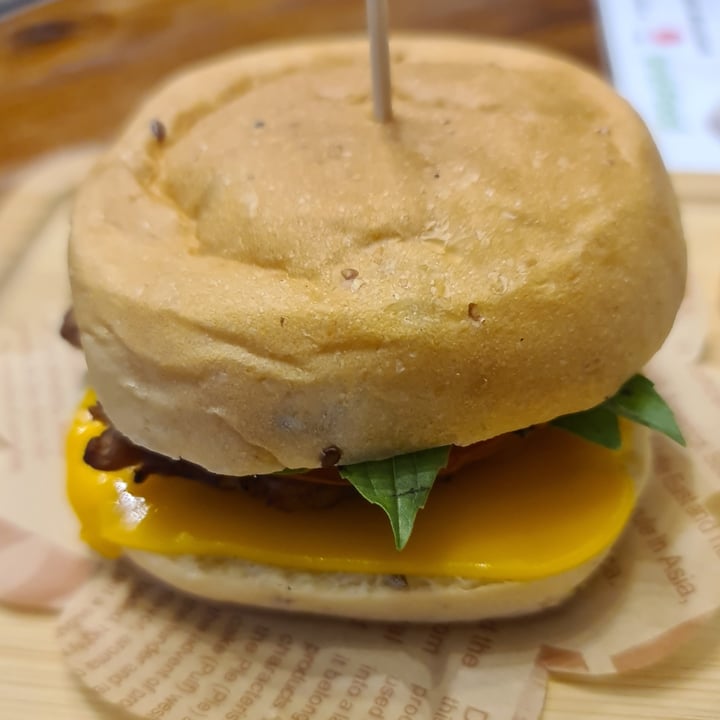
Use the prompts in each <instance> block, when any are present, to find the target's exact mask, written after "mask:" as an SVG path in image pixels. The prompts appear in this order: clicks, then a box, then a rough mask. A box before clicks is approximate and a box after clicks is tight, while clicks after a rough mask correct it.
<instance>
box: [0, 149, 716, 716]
mask: <svg viewBox="0 0 720 720" xmlns="http://www.w3.org/2000/svg"><path fill="white" fill-rule="evenodd" d="M93 157H94V155H93V151H91V150H88V151H86V152H81V153H76V154H72V155H66V156H63V157H60V158H55V159H54V160H51V161H50V162H48V163H45V164H43V165H42V166H40V167H38V168H35V169H34V170H32V171H31V172H30V174H29V175H28V176H26V177H25V178H21V179H20V182H19V184H18V189H17V190H16V191H15V192H14V193H13V194H12V195H11V196H9V197H8V198H6V201H5V204H4V206H2V207H0V283H1V284H0V382H1V383H2V387H3V397H4V401H3V403H2V405H1V406H0V472H1V474H0V577H1V578H2V580H1V581H0V602H5V603H9V604H13V605H16V606H27V607H35V608H37V607H46V608H57V607H59V606H63V610H62V614H61V616H60V619H59V625H58V637H59V642H60V644H61V646H62V649H63V651H64V653H65V655H66V657H67V661H68V663H69V665H70V667H71V668H72V669H73V670H74V671H75V673H77V675H78V676H79V677H80V678H81V679H82V681H83V682H84V683H85V684H87V685H88V686H89V687H91V688H93V689H94V690H95V691H96V692H97V693H98V694H100V695H101V696H102V697H103V698H104V699H105V700H107V701H108V702H110V703H113V704H115V705H119V706H121V707H123V708H125V709H126V710H127V711H128V712H129V713H131V714H132V715H135V716H137V717H142V718H171V719H175V718H177V719H178V720H185V719H186V718H203V717H222V718H225V719H226V720H239V719H240V718H264V719H266V720H285V719H286V718H287V719H288V720H309V719H310V718H314V719H319V718H323V719H325V720H357V719H358V718H381V719H382V718H386V719H388V720H389V719H390V718H392V719H393V720H408V719H410V718H427V719H430V718H432V719H433V720H486V719H488V718H491V719H492V720H511V719H512V720H537V719H538V718H539V717H540V716H541V713H542V707H543V701H544V695H545V688H546V682H547V677H548V673H549V672H551V671H557V672H562V673H565V674H575V675H595V674H603V673H616V672H624V671H628V670H631V669H634V668H639V667H642V666H645V665H647V664H650V663H653V662H656V661H658V660H659V659H660V658H662V657H664V656H666V655H667V654H668V653H669V652H671V651H672V650H673V649H674V648H675V647H677V645H678V644H679V643H680V642H681V641H682V640H684V639H685V638H686V637H687V636H688V635H689V634H690V633H692V632H693V630H694V628H696V627H697V626H698V625H699V624H700V623H702V622H703V620H704V619H705V618H706V617H707V616H708V615H709V614H711V613H713V612H714V611H715V610H716V609H717V607H718V605H720V522H718V519H717V515H716V514H715V513H714V512H713V509H715V510H717V509H718V507H720V501H719V500H718V498H720V442H718V439H717V433H716V428H718V427H720V373H718V371H717V370H715V369H713V368H711V367H707V366H703V365H701V364H700V363H699V361H698V358H699V357H700V354H701V351H702V337H703V326H704V320H703V317H702V309H701V303H700V302H699V301H698V299H697V298H696V297H694V296H692V295H690V296H689V297H688V298H687V299H686V302H685V304H684V305H683V308H682V310H681V313H680V316H679V318H678V322H677V324H676V327H675V329H674V330H673V333H672V335H671V337H670V338H669V340H668V342H667V343H666V345H665V347H664V348H663V350H662V351H661V353H659V354H658V356H657V357H656V358H655V359H654V360H653V361H652V363H651V365H650V367H649V369H648V374H649V375H650V376H651V377H652V378H653V379H654V380H655V381H656V382H657V384H658V386H659V389H660V391H661V392H662V393H663V395H664V396H665V397H666V398H667V399H668V400H669V401H670V403H671V404H672V406H673V408H674V409H675V411H676V414H677V417H678V420H679V423H680V425H681V427H682V428H683V430H684V432H685V434H686V437H687V439H688V442H689V447H690V451H689V452H686V451H683V450H682V449H681V448H678V447H677V446H675V445H673V444H672V443H671V442H670V441H667V440H666V439H665V438H662V437H659V436H658V437H655V438H654V440H653V447H654V472H653V479H652V481H651V483H650V486H649V488H648V490H647V492H646V493H645V495H644V496H643V498H642V501H641V503H640V505H639V507H638V509H637V512H636V513H635V515H634V517H633V520H632V522H631V523H630V525H629V527H628V528H627V531H626V533H625V534H624V536H623V538H622V540H621V542H620V543H619V544H618V545H617V547H616V548H615V549H614V551H613V552H612V554H611V556H610V557H609V558H608V559H607V561H606V562H605V563H604V564H603V566H602V568H601V569H600V571H599V572H598V573H597V574H596V575H595V577H594V578H593V579H592V580H591V581H590V582H589V583H588V584H587V585H586V586H585V587H584V588H583V589H582V590H581V591H580V592H579V593H578V594H577V595H576V596H575V597H574V598H573V599H572V600H571V601H570V602H568V603H567V604H566V605H564V606H563V607H562V608H560V609H557V610H553V611H550V612H546V613H544V614H542V615H538V616H535V617H531V618H523V619H518V620H512V621H484V622H478V623H465V624H458V625H446V624H437V625H408V624H403V623H401V622H398V623H397V624H380V623H373V624H369V623H362V622H352V621H345V620H328V619H326V618H314V617H309V616H293V615H285V614H280V613H271V612H263V611H256V610H252V609H246V608H237V607H231V606H225V605H217V604H211V603H208V602H205V601H202V600H199V599H195V598H192V597H189V596H186V595H182V594H180V593H177V592H174V591H173V590H171V589H169V588H167V587H165V586H163V585H161V584H160V583H157V582H155V581H153V580H150V579H148V578H147V577H145V576H144V575H143V574H142V573H140V572H139V571H138V570H136V569H135V568H133V567H132V566H131V565H130V564H129V563H126V562H123V561H121V562H116V563H110V562H102V563H98V564H97V565H96V564H95V563H94V562H93V560H91V559H90V557H89V555H88V554H87V551H86V550H85V549H84V548H83V547H82V546H81V545H80V543H79V542H78V540H77V539H76V533H77V529H76V523H75V521H74V519H73V518H72V516H71V514H70V511H69V510H68V509H67V506H66V503H65V501H64V490H63V487H62V485H63V483H62V478H63V476H64V467H63V465H64V454H63V437H62V436H63V432H64V428H65V425H66V423H67V418H68V417H69V415H70V412H71V410H72V408H73V407H74V405H75V403H76V401H77V398H78V397H79V394H80V392H81V389H82V387H83V372H84V371H83V362H82V357H81V355H80V353H78V352H76V351H74V350H73V349H72V348H69V347H68V346H66V345H65V343H64V342H63V341H61V340H60V339H59V338H58V337H57V329H58V325H59V322H60V318H61V316H62V313H63V311H64V309H65V308H66V306H67V304H68V302H69V300H68V298H69V296H68V291H67V285H66V280H65V261H64V255H65V243H66V237H67V232H68V213H69V202H70V195H71V191H72V189H73V187H74V186H75V184H76V183H77V182H78V180H79V179H80V178H81V177H82V175H83V174H84V172H85V171H86V169H87V168H88V166H89V164H90V163H91V162H92V160H93ZM93 567H96V569H95V571H94V572H93ZM73 590H75V592H74V593H73V594H72V595H71V593H72V591H73ZM398 592H402V590H399V591H398Z"/></svg>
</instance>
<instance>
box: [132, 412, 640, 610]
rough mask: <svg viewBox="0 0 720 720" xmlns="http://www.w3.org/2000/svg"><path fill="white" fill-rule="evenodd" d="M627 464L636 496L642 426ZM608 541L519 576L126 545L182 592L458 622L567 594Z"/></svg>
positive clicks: (547, 603)
mask: <svg viewBox="0 0 720 720" xmlns="http://www.w3.org/2000/svg"><path fill="white" fill-rule="evenodd" d="M633 435H634V439H633V448H634V452H633V454H632V455H631V456H630V457H629V461H628V466H627V471H628V473H629V474H630V477H632V479H633V481H634V483H635V491H636V497H639V496H640V494H641V493H642V490H643V488H644V487H645V485H646V482H647V478H648V473H649V469H650V443H649V432H648V431H647V430H646V429H645V428H643V427H640V426H639V425H636V426H634V433H633ZM611 548H612V543H611V544H610V545H609V546H608V547H607V548H605V549H604V550H603V551H602V552H600V553H599V554H598V555H596V556H595V557H593V558H590V559H589V560H587V561H586V562H584V563H582V564H581V565H579V566H577V567H574V568H571V569H569V570H566V571H565V572H562V573H559V574H557V575H552V576H549V577H544V578H540V579H538V580H532V581H527V582H481V581H477V580H469V579H467V578H457V577H453V578H423V577H408V578H407V586H406V587H405V586H403V585H402V583H398V582H397V580H396V579H395V578H393V577H388V576H384V575H362V574H352V573H329V572H328V573H318V572H315V573H313V572H300V571H293V570H285V569H282V568H278V567H271V566H268V565H259V564H257V563H252V562H247V561H244V560H234V559H227V558H211V557H194V556H187V555H183V556H170V555H157V554H153V553H147V552H140V551H136V550H127V551H126V553H127V555H128V556H129V557H130V559H131V560H132V561H133V562H134V563H135V564H137V565H139V566H140V567H141V568H143V569H144V570H145V571H146V572H148V573H150V574H151V575H153V576H154V577H157V578H159V579H160V580H163V581H164V582H166V583H168V584H170V585H172V586H174V587H176V588H179V589H180V590H183V591H185V592H189V593H193V594H194V595H199V596H201V597H206V598H210V599H212V600H220V601H222V602H234V603H241V604H244V605H253V606H256V607H263V608H270V609H275V610H288V611H290V612H304V613H313V614H321V615H335V616H340V617H350V618H357V619H363V620H391V621H397V620H398V619H400V618H401V619H403V620H404V621H409V622H459V621H464V620H483V619H486V618H499V617H510V616H514V615H526V614H528V613H532V612H538V611H540V610H545V609H546V608H549V607H553V606H554V605H557V604H559V603H561V602H563V601H564V600H566V599H567V598H568V597H569V596H570V595H572V594H573V593H574V592H575V590H577V588H578V587H579V586H580V585H582V584H583V583H584V582H585V581H586V580H587V579H588V578H589V577H590V576H591V575H592V573H593V572H594V571H595V570H596V569H597V568H598V567H599V565H600V564H601V563H602V561H603V560H604V559H605V558H606V557H607V555H608V553H609V552H610V550H611Z"/></svg>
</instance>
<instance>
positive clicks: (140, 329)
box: [70, 37, 685, 475]
mask: <svg viewBox="0 0 720 720" xmlns="http://www.w3.org/2000/svg"><path fill="white" fill-rule="evenodd" d="M392 55H393V58H394V65H393V92H394V110H395V121H394V122H393V123H391V124H388V125H380V124H378V123H376V122H374V121H373V120H372V117H371V103H370V98H369V70H368V61H367V45H366V41H365V40H364V39H347V38H342V39H338V40H333V41H321V42H320V41H319V42H312V43H308V44H301V45H296V46H283V47H271V48H267V49H263V50H256V51H252V52H248V53H244V54H239V55H236V56H234V57H230V58H227V59H224V60H221V61H218V62H216V63H214V64H211V65H208V66H206V67H201V68H199V69H195V70H192V71H190V72H188V73H187V74H185V75H183V76H181V77H179V78H177V79H176V80H173V81H172V82H170V84H169V85H167V86H166V87H164V88H163V89H162V90H161V91H160V92H159V93H158V94H157V95H156V96H154V97H153V98H152V99H150V100H149V101H148V103H147V104H146V105H145V107H144V108H142V110H141V111H140V113H139V115H138V116H137V118H136V119H135V121H134V122H133V123H132V124H131V125H130V127H129V129H128V130H127V131H126V132H125V134H124V135H123V136H122V137H121V139H120V140H119V142H118V143H117V144H116V145H115V146H114V147H113V148H112V149H111V150H110V151H109V152H108V153H107V155H106V156H105V157H104V159H103V160H102V161H101V162H100V163H99V165H98V166H97V168H96V169H95V171H94V172H93V173H92V175H91V177H90V178H89V180H88V181H87V182H86V183H85V185H84V187H83V188H82V190H81V192H80V194H79V198H78V201H77V206H76V208H75V212H74V216H73V229H72V237H71V243H70V268H71V281H72V288H73V296H74V303H75V307H76V312H77V318H78V321H79V324H80V327H81V330H82V340H83V346H84V349H85V353H86V355H87V362H88V367H89V373H90V380H91V383H92V385H93V387H94V388H95V389H96V390H97V393H98V396H99V398H100V400H101V401H102V403H103V405H104V406H105V408H106V410H107V412H108V415H109V416H110V417H111V418H112V420H113V422H114V423H115V424H116V425H117V427H118V428H119V429H120V430H121V431H122V432H123V433H125V434H126V435H128V436H129V437H130V438H131V439H132V440H133V441H134V442H136V443H139V444H141V445H144V446H147V447H150V448H152V449H154V450H157V451H159V452H161V453H163V454H166V455H170V456H179V455H181V456H183V457H185V458H187V459H189V460H191V461H193V462H196V463H199V464H201V465H203V466H205V467H207V468H208V469H210V470H213V471H216V472H221V473H228V474H236V475H239V474H247V473H259V472H266V471H273V470H277V469H279V468H283V467H312V466H317V465H318V464H319V459H320V455H321V452H322V450H323V448H326V447H328V446H330V445H335V446H337V447H339V448H340V449H341V450H342V459H341V463H344V464H347V463H353V462H357V461H361V460H366V459H371V458H380V457H384V456H389V455H394V454H398V453H402V452H408V451H413V450H417V449H420V448H426V447H429V446H438V445H445V444H449V443H455V444H458V445H465V444H469V443H473V442H475V441H477V440H481V439H484V438H488V437H492V436H494V435H498V434H500V433H503V432H506V431H509V430H513V429H517V428H521V427H525V426H528V425H531V424H534V423H539V422H542V421H545V420H548V419H550V418H553V417H555V416H558V415H561V414H564V413H569V412H574V411H578V410H582V409H585V408H588V407H590V406H592V405H595V404H596V403H598V402H600V401H602V400H603V399H604V398H605V397H606V396H608V395H611V394H612V393H614V392H615V391H616V390H617V388H618V387H619V386H620V384H621V383H622V382H623V381H625V380H626V379H627V378H628V377H629V376H630V375H632V374H633V373H634V372H636V371H637V370H638V369H640V368H641V366H642V365H643V364H644V363H645V361H647V360H648V359H649V358H650V356H651V355H652V354H653V353H654V352H655V351H656V350H657V349H658V347H659V346H660V344H661V343H662V341H663V339H664V338H665V336H666V334H667V333H668V331H669V329H670V327H671V325H672V322H673V319H674V317H675V312H676V310H677V307H678V305H679V303H680V299H681V297H682V295H683V289H684V278H685V249H684V244H683V240H682V234H681V229H680V224H679V219H678V212H677V208H676V204H675V201H674V198H673V194H672V190H671V187H670V183H669V181H668V178H667V175H666V173H665V170H664V168H663V165H662V163H661V161H660V159H659V157H658V154H657V151H656V149H655V147H654V145H653V143H652V141H651V139H650V137H649V135H648V132H647V130H646V129H645V127H644V126H643V124H642V123H641V121H640V120H639V119H638V118H637V116H636V115H635V113H634V112H633V111H632V110H631V109H630V108H629V107H628V105H627V104H626V103H625V102H624V101H623V100H621V99H620V98H619V97H618V96H617V95H616V94H615V93H614V92H613V91H612V90H611V89H610V88H609V87H608V86H607V85H606V84H605V83H604V82H602V81H601V80H599V79H598V78H596V77H595V76H594V75H592V74H590V73H588V72H587V71H585V70H582V69H580V68H578V67H576V66H574V65H571V64H569V63H567V62H566V61H563V60H560V59H558V58H555V57H551V56H547V55H544V54H539V53H538V52H535V51H530V50H527V49H521V48H518V47H514V46H508V45H501V44H495V43H488V42H482V41H474V40H461V39H447V38H445V39H442V38H430V37H407V38H402V37H401V38H397V39H395V40H393V43H392ZM153 119H157V120H160V121H161V122H162V123H163V124H164V126H165V128H166V137H165V138H164V139H163V140H162V141H159V140H158V139H156V137H155V136H154V135H153V134H152V133H151V130H150V124H151V121H152V120H153ZM355 273H357V275H356V276H354V275H355Z"/></svg>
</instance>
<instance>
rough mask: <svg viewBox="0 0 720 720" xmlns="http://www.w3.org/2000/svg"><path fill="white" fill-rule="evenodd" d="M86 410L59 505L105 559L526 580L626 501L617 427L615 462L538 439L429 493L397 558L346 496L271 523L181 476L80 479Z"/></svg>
mask: <svg viewBox="0 0 720 720" xmlns="http://www.w3.org/2000/svg"><path fill="white" fill-rule="evenodd" d="M92 402H93V397H92V395H91V394H88V396H87V397H86V398H85V401H84V403H83V404H82V406H81V407H80V408H79V409H78V411H77V413H76V415H75V418H74V421H73V424H72V427H71V430H70V433H69V436H68V442H67V459H68V493H69V497H70V501H71V503H72V505H73V507H74V509H75V512H76V513H77V515H78V518H79V519H80V523H81V527H82V530H81V533H82V537H83V538H84V540H85V541H86V542H87V543H88V544H89V545H91V546H92V547H93V548H95V549H96V550H98V551H99V552H101V553H102V554H105V555H109V556H112V555H116V554H118V553H119V552H120V550H121V549H122V548H132V549H136V550H145V551H149V552H154V553H162V554H192V555H211V556H222V557H237V558H242V559H245V560H250V561H253V562H259V563H264V564H269V565H278V566H282V567H284V568H293V569H298V570H310V571H340V572H358V573H388V574H406V575H423V576H453V577H466V578H476V579H480V580H488V581H498V580H531V579H535V578H541V577H546V576H549V575H554V574H557V573H561V572H563V571H565V570H569V569H571V568H573V567H575V566H577V565H580V564H581V563H583V562H585V561H586V560H589V559H590V558H592V557H594V556H596V555H597V554H599V553H600V552H602V551H603V550H604V549H605V548H607V547H608V546H609V545H610V544H611V543H612V542H613V541H614V540H615V539H616V538H617V536H618V535H619V533H620V531H621V530H622V528H623V526H624V525H625V522H626V521H627V519H628V516H629V514H630V512H631V510H632V508H633V505H634V501H635V489H634V483H633V481H632V479H631V477H630V476H629V474H628V471H627V467H628V465H629V464H630V459H631V455H632V448H631V447H629V445H630V442H631V440H630V438H631V436H632V433H631V432H629V431H628V428H627V426H626V427H625V428H624V440H625V442H624V445H623V448H622V450H620V451H617V452H613V451H609V450H606V449H604V448H601V447H599V446H596V445H593V444H591V443H588V442H585V441H583V440H581V439H579V438H575V437H574V436H572V435H570V434H568V433H566V432H564V431H562V430H557V429H554V428H552V427H544V428H541V429H538V430H536V431H535V432H533V433H531V434H530V435H529V436H528V437H526V438H523V439H520V438H514V437H513V438H512V439H511V440H510V441H509V443H508V444H507V445H505V446H504V447H503V449H501V450H500V451H498V452H497V453H496V454H495V455H493V456H491V457H490V458H487V459H485V460H483V461H482V462H481V463H478V464H476V465H474V466H471V467H470V468H467V469H466V470H464V471H461V472H460V473H459V474H458V475H457V476H455V477H453V478H452V479H451V480H449V481H438V482H437V483H436V484H435V487H434V488H433V490H432V492H431V493H430V498H429V500H428V502H427V505H426V506H425V509H424V510H421V511H420V513H419V514H418V517H417V520H416V523H415V529H414V531H413V534H412V536H411V538H410V540H409V542H408V544H407V546H406V547H405V549H404V550H403V551H401V552H398V551H397V550H396V549H395V546H394V542H393V537H392V532H391V530H390V525H389V523H388V521H387V518H386V516H385V515H384V513H383V512H382V510H381V509H380V508H378V507H376V506H373V505H370V504H368V503H367V502H366V501H364V500H362V499H361V498H360V497H359V496H358V497H357V499H355V498H352V499H350V500H348V501H344V502H341V503H339V504H338V505H336V506H335V507H333V508H330V509H323V510H307V511H297V512H285V511H283V510H279V509H276V508H272V507H268V506H266V505H265V504H264V503H263V502H262V501H261V500H258V499H256V498H252V497H250V496H249V495H247V494H246V493H244V492H241V491H237V490H236V491H233V490H223V489H219V488H213V487H209V486H207V485H203V484H201V483H199V482H197V481H193V480H188V479H185V478H180V477H167V476H157V475H155V476H150V477H148V478H147V479H146V480H145V481H144V482H143V483H142V484H135V483H134V482H133V479H132V478H133V474H132V470H130V469H127V470H122V471H118V472H101V471H97V470H94V469H93V468H91V467H88V466H87V465H86V464H85V463H84V462H83V459H82V458H83V452H84V450H85V446H86V445H87V442H88V440H90V438H91V437H94V436H96V435H99V434H100V433H101V432H102V430H103V429H104V425H103V424H102V423H100V422H97V421H95V420H93V419H92V417H91V415H90V413H89V412H88V409H87V408H88V407H89V405H90V404H92ZM519 450H521V451H519Z"/></svg>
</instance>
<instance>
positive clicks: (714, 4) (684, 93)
mask: <svg viewBox="0 0 720 720" xmlns="http://www.w3.org/2000/svg"><path fill="white" fill-rule="evenodd" d="M596 5H597V8H598V15H599V18H600V28H601V32H602V36H603V39H604V41H605V46H606V49H607V57H608V62H609V69H610V73H611V76H612V80H613V83H614V84H615V86H616V88H617V89H618V91H619V92H620V93H621V94H622V95H624V96H625V97H626V98H627V99H628V100H629V101H630V102H631V103H632V104H633V105H634V106H635V108H636V109H637V111H638V112H639V113H640V114H641V115H642V117H643V119H644V120H645V122H646V123H647V124H648V125H649V127H650V130H651V132H652V133H653V136H654V137H655V141H656V142H657V144H658V146H659V148H660V152H661V153H662V155H663V158H664V160H665V163H666V165H667V166H668V168H669V170H670V171H671V172H683V173H720V2H719V1H718V0H596Z"/></svg>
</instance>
